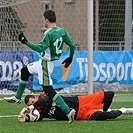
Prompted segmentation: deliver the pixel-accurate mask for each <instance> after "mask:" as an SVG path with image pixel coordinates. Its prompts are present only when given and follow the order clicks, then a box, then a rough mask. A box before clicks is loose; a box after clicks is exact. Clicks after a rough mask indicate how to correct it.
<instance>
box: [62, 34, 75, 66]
mask: <svg viewBox="0 0 133 133" xmlns="http://www.w3.org/2000/svg"><path fill="white" fill-rule="evenodd" d="M64 42H65V43H66V44H67V45H68V46H69V48H70V54H69V57H68V58H66V59H65V60H64V61H63V62H62V64H65V68H67V67H68V66H69V65H70V64H71V63H72V59H73V55H74V50H75V48H74V42H73V40H72V38H71V37H70V36H69V34H68V33H67V32H65V37H64Z"/></svg>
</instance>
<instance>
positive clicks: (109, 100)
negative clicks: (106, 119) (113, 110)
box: [102, 91, 114, 111]
mask: <svg viewBox="0 0 133 133" xmlns="http://www.w3.org/2000/svg"><path fill="white" fill-rule="evenodd" d="M113 97H114V92H113V91H108V92H104V99H103V101H102V103H103V111H107V110H108V108H109V106H110V105H111V103H112V99H113Z"/></svg>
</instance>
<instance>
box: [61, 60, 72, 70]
mask: <svg viewBox="0 0 133 133" xmlns="http://www.w3.org/2000/svg"><path fill="white" fill-rule="evenodd" d="M71 62H72V57H68V58H66V59H65V60H64V61H63V62H62V64H64V63H65V68H67V67H69V65H70V64H71Z"/></svg>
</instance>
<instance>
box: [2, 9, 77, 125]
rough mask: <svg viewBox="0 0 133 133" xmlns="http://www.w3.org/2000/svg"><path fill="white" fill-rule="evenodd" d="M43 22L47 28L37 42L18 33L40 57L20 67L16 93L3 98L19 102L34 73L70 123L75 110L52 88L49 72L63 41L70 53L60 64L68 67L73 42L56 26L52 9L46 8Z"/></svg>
mask: <svg viewBox="0 0 133 133" xmlns="http://www.w3.org/2000/svg"><path fill="white" fill-rule="evenodd" d="M44 22H45V25H46V27H47V28H48V29H47V30H46V31H45V32H44V34H43V37H42V40H41V41H40V43H39V44H34V43H32V42H30V41H28V40H27V39H26V37H25V36H24V34H23V33H21V34H20V35H19V41H20V42H22V43H23V44H26V45H27V46H28V47H30V48H31V49H32V50H35V51H37V52H39V53H40V59H39V61H37V62H33V63H30V64H28V65H27V66H26V67H23V68H22V69H21V80H20V83H19V86H18V90H17V93H16V95H15V96H14V97H7V98H6V97H5V98H4V99H5V100H6V101H7V102H10V103H18V104H19V103H21V97H22V94H23V92H24V89H25V87H26V85H27V82H28V78H29V76H31V75H35V76H37V77H38V79H39V83H40V84H41V85H42V87H43V90H44V91H45V92H46V94H47V95H48V96H49V98H50V99H51V100H53V101H54V102H55V103H56V104H57V105H59V106H60V108H61V109H62V110H63V111H64V112H65V114H66V116H67V117H68V119H69V122H68V123H69V124H70V123H72V122H73V120H74V115H75V110H74V109H70V108H69V107H68V105H67V104H66V103H65V102H64V100H63V99H62V97H61V96H60V95H59V94H57V93H56V92H55V90H54V89H53V87H52V79H51V73H52V71H53V68H54V60H58V59H59V58H60V56H61V54H62V49H63V45H64V43H65V44H67V45H68V46H69V48H70V54H69V57H68V58H66V59H65V60H64V61H63V62H62V64H64V66H65V67H66V68H67V67H69V65H70V64H71V62H72V59H73V55H74V42H73V40H72V38H71V37H70V36H69V34H68V33H67V32H66V30H65V29H64V28H60V27H57V26H56V15H55V12H54V11H52V10H47V11H45V12H44Z"/></svg>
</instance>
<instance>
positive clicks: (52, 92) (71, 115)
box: [42, 86, 75, 124]
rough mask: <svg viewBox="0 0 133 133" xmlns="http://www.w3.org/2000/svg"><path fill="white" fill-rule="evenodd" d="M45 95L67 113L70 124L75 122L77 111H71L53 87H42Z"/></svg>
mask: <svg viewBox="0 0 133 133" xmlns="http://www.w3.org/2000/svg"><path fill="white" fill-rule="evenodd" d="M42 87H43V90H44V91H45V93H46V94H47V95H48V96H49V97H50V98H51V99H52V100H53V101H54V102H55V103H56V104H57V105H59V107H60V108H61V109H62V111H64V112H65V113H66V115H67V116H68V119H69V124H71V123H72V122H73V120H74V115H75V110H74V109H70V108H69V107H68V105H67V104H66V103H65V101H64V100H63V99H62V97H61V96H60V95H59V94H57V93H56V92H55V90H54V89H53V87H52V86H42Z"/></svg>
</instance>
